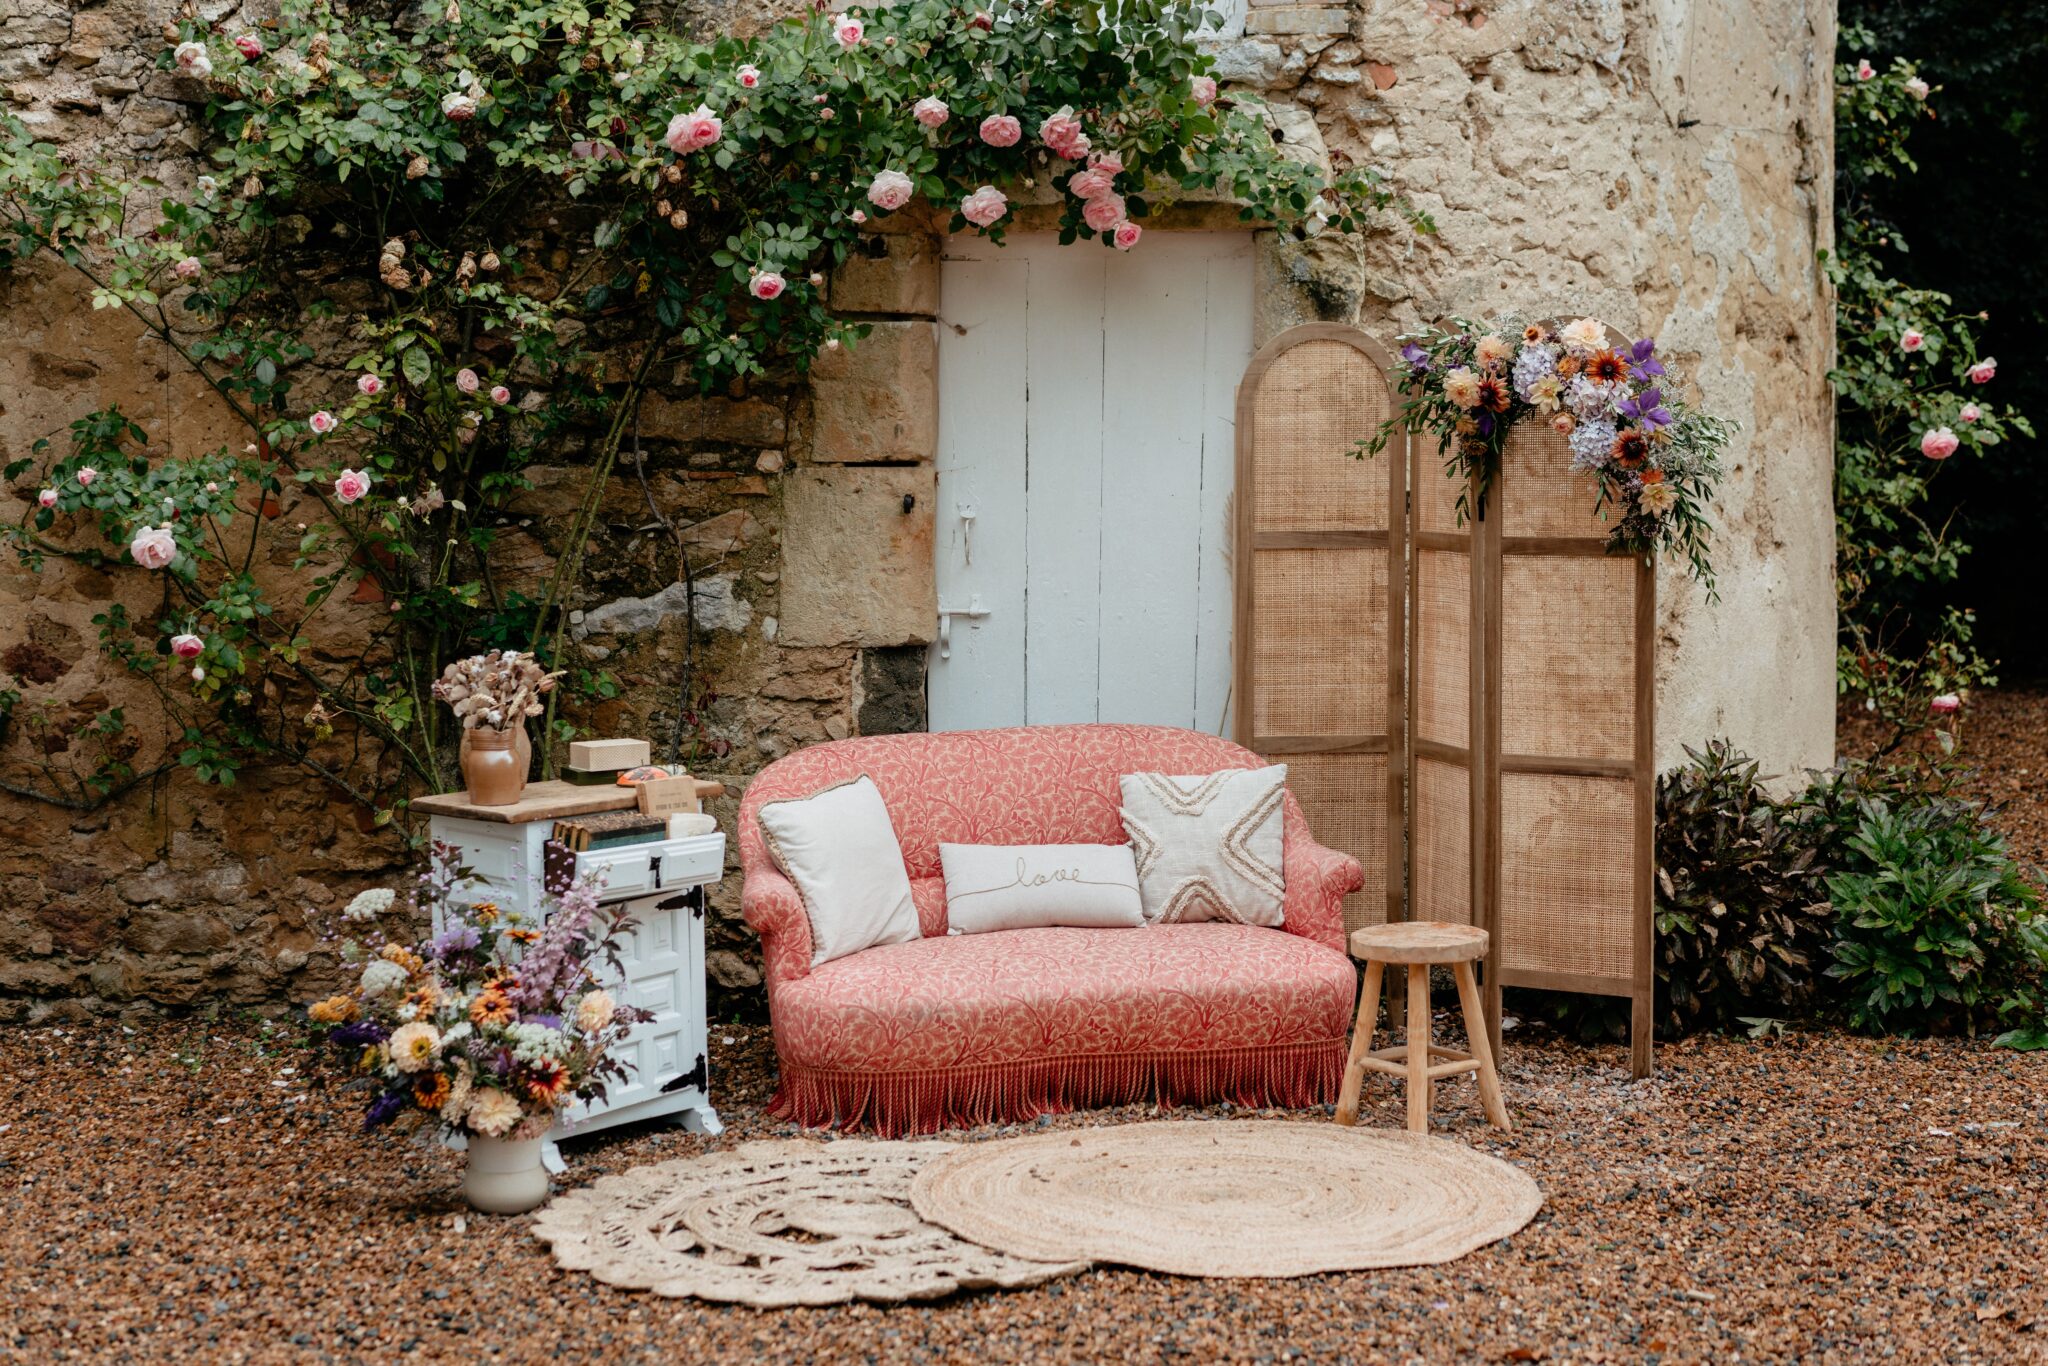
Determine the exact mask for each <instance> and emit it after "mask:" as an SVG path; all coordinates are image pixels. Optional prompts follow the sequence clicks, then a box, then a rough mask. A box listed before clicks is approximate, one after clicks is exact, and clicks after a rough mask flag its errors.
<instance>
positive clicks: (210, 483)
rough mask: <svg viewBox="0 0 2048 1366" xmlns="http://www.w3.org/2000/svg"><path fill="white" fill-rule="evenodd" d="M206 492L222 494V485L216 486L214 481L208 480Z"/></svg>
mask: <svg viewBox="0 0 2048 1366" xmlns="http://www.w3.org/2000/svg"><path fill="white" fill-rule="evenodd" d="M206 491H207V492H208V493H219V492H220V485H219V484H216V483H214V482H213V480H211V479H209V480H207V481H206Z"/></svg>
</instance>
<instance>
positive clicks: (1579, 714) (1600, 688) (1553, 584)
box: [1500, 554, 1636, 761]
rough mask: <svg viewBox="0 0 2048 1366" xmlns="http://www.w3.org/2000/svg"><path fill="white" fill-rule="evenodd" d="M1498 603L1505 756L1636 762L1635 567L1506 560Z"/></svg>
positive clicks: (1619, 559) (1569, 559) (1587, 559)
mask: <svg viewBox="0 0 2048 1366" xmlns="http://www.w3.org/2000/svg"><path fill="white" fill-rule="evenodd" d="M1501 603H1502V607H1503V611H1502V612H1501V642H1500V643H1501V668H1500V747H1501V751H1502V752H1503V753H1505V754H1526V755H1542V756H1546V757H1550V758H1566V757H1569V758H1575V759H1618V760H1623V761H1626V760H1629V759H1632V758H1634V757H1635V744H1636V728H1635V682H1636V644H1635V563H1634V561H1633V560H1631V559H1628V558H1626V557H1623V556H1595V555H1574V556H1545V555H1512V554H1511V555H1504V556H1503V557H1502V559H1501Z"/></svg>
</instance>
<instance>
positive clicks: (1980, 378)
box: [1970, 356, 1998, 384]
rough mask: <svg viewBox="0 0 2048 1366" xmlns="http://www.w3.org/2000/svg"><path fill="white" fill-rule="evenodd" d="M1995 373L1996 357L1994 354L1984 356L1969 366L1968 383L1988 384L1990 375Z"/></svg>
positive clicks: (1996, 370)
mask: <svg viewBox="0 0 2048 1366" xmlns="http://www.w3.org/2000/svg"><path fill="white" fill-rule="evenodd" d="M1997 373H1998V358H1997V357H1996V356H1986V357H1985V358H1984V359H1983V360H1980V361H1978V362H1977V363H1976V364H1975V365H1973V366H1971V367H1970V383H1972V384H1989V383H1990V382H1991V377H1992V376H1993V375H1996V374H1997Z"/></svg>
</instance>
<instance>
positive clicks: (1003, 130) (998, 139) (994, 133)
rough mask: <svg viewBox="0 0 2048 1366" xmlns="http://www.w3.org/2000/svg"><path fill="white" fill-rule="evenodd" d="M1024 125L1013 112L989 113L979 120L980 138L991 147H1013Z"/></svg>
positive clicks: (1021, 134) (1022, 131)
mask: <svg viewBox="0 0 2048 1366" xmlns="http://www.w3.org/2000/svg"><path fill="white" fill-rule="evenodd" d="M1023 136H1024V125H1023V124H1021V123H1019V122H1017V119H1016V116H1015V115H1013V114H990V115H989V116H988V117H987V118H985V119H983V120H982V121H981V140H982V141H983V142H985V143H987V144H988V145H989V146H991V147H1015V146H1016V145H1017V139H1019V138H1021V137H1023Z"/></svg>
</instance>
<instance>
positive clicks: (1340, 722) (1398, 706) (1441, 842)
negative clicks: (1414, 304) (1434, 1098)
mask: <svg viewBox="0 0 2048 1366" xmlns="http://www.w3.org/2000/svg"><path fill="white" fill-rule="evenodd" d="M1346 351H1348V352H1349V353H1350V356H1347V355H1346V354H1345V353H1346ZM1351 356H1355V357H1356V358H1357V360H1356V361H1355V362H1354V361H1353V360H1352V359H1351V358H1350V357H1351ZM1383 360H1384V352H1383V351H1382V349H1381V348H1380V347H1379V346H1378V345H1377V344H1375V343H1374V342H1373V341H1372V340H1371V339H1370V338H1367V337H1366V336H1364V335H1363V334H1362V333H1359V332H1357V331H1355V330H1354V329H1351V328H1348V327H1341V326H1333V325H1329V324H1312V325H1310V326H1307V327H1299V328H1295V329H1293V330H1291V331H1289V332H1287V333H1285V334H1283V335H1282V336H1281V337H1279V338H1278V339H1276V340H1275V341H1274V342H1273V343H1272V344H1271V345H1269V346H1268V347H1267V348H1266V349H1265V350H1263V351H1261V352H1260V353H1259V355H1258V356H1257V357H1256V358H1255V359H1254V360H1253V362H1252V366H1251V368H1250V369H1249V370H1248V371H1247V372H1246V374H1245V379H1244V383H1243V385H1242V387H1241V388H1240V390H1239V393H1238V467H1237V468H1238V485H1237V495H1236V496H1237V498H1238V540H1237V554H1238V558H1237V573H1238V580H1237V593H1238V600H1237V601H1238V632H1237V636H1236V639H1237V641H1238V642H1239V644H1238V661H1237V690H1236V695H1237V697H1238V698H1239V699H1240V703H1239V705H1238V707H1237V712H1236V714H1237V717H1238V737H1239V739H1240V740H1241V741H1243V742H1244V743H1245V744H1246V745H1248V746H1249V747H1250V748H1252V749H1255V750H1257V751H1259V752H1260V753H1262V754H1266V755H1269V756H1271V757H1273V758H1274V759H1276V760H1279V759H1282V758H1285V759H1286V761H1287V762H1289V763H1290V764H1294V765H1296V769H1295V771H1294V772H1293V773H1291V774H1290V785H1291V786H1293V787H1294V789H1295V791H1296V793H1297V795H1299V796H1300V797H1301V799H1302V802H1303V805H1304V807H1305V809H1306V810H1307V811H1308V814H1309V820H1310V823H1311V825H1313V826H1314V827H1315V828H1316V830H1317V832H1318V835H1319V837H1321V838H1324V839H1325V840H1326V841H1327V842H1330V843H1333V844H1336V845H1338V846H1339V847H1342V848H1345V849H1347V850H1349V851H1350V852H1352V853H1355V854H1358V855H1359V856H1360V857H1361V859H1363V860H1364V861H1365V863H1366V866H1367V869H1368V873H1367V880H1368V887H1369V888H1370V889H1372V890H1374V891H1375V892H1377V891H1379V890H1381V889H1383V890H1384V898H1383V899H1382V898H1381V897H1379V896H1377V895H1375V896H1374V897H1372V899H1371V901H1370V902H1369V903H1368V905H1369V906H1370V910H1367V909H1366V908H1364V907H1361V908H1360V910H1359V912H1358V913H1357V915H1356V917H1355V921H1356V923H1364V921H1365V920H1366V919H1368V918H1370V919H1374V920H1377V919H1378V918H1380V916H1381V915H1382V914H1384V915H1385V916H1386V917H1387V918H1390V919H1401V918H1404V917H1408V918H1414V919H1418V920H1449V921H1456V922H1463V923H1474V924H1479V925H1483V926H1485V927H1486V928H1487V929H1488V930H1489V931H1490V932H1491V933H1492V936H1493V946H1492V952H1491V954H1490V956H1489V959H1488V962H1487V965H1486V973H1485V981H1486V993H1485V995H1486V1006H1487V1010H1486V1014H1487V1020H1488V1027H1489V1029H1490V1030H1491V1031H1492V1032H1493V1034H1494V1036H1495V1038H1494V1043H1495V1045H1496V1047H1498V1044H1499V1030H1500V992H1501V988H1502V987H1503V986H1531V987H1543V988H1549V989H1552V990H1560V991H1573V992H1585V993H1591V994H1596V995H1609V996H1623V997H1627V998H1629V999H1630V1001H1631V1005H1632V1011H1631V1026H1632V1028H1631V1036H1632V1063H1633V1066H1634V1070H1635V1071H1636V1073H1637V1074H1638V1075H1642V1074H1644V1073H1646V1072H1648V1070H1649V1067H1650V1038H1651V992H1652V987H1653V965H1654V958H1653V947H1652V939H1651V933H1652V930H1651V900H1650V898H1651V887H1650V877H1651V870H1652V866H1653V864H1652V858H1653V851H1652V849H1651V830H1652V826H1651V822H1652V819H1653V814H1654V813H1653V801H1654V794H1655V769H1654V763H1653V758H1652V754H1653V746H1652V741H1653V733H1652V728H1653V720H1654V676H1653V675H1654V647H1655V639H1654V628H1655V596H1654V595H1655V579H1654V575H1653V573H1652V568H1651V566H1650V564H1649V563H1648V561H1647V560H1646V559H1644V558H1643V557H1639V556H1638V557H1630V556H1615V555H1610V554H1608V553H1607V531H1608V523H1606V522H1605V521H1603V520H1602V519H1601V518H1600V516H1599V514H1598V513H1597V512H1596V511H1595V510H1594V503H1595V495H1596V492H1597V490H1596V489H1595V487H1594V486H1593V484H1592V482H1591V480H1590V479H1589V478H1587V477H1585V476H1573V475H1570V474H1569V473H1567V471H1568V469H1569V466H1570V453H1569V450H1568V448H1567V447H1566V444H1565V440H1564V438H1563V437H1562V436H1559V435H1558V434H1556V433H1555V432H1552V431H1551V430H1550V429H1549V428H1547V427H1538V426H1533V425H1525V426H1523V427H1521V428H1518V429H1517V430H1516V431H1515V432H1514V433H1513V434H1512V435H1511V436H1510V438H1509V440H1508V443H1507V450H1506V454H1505V457H1504V460H1503V465H1502V469H1501V471H1500V473H1499V476H1498V478H1497V479H1496V480H1495V483H1494V486H1493V488H1492V489H1491V490H1489V492H1488V494H1487V497H1486V499H1485V500H1484V502H1483V504H1482V503H1481V501H1480V500H1479V499H1478V498H1477V496H1476V490H1466V492H1468V493H1469V494H1471V495H1473V496H1471V497H1470V498H1469V499H1468V502H1469V505H1470V506H1472V507H1473V508H1475V509H1479V510H1480V511H1479V515H1477V516H1474V517H1471V518H1469V519H1467V520H1465V521H1463V522H1462V523H1461V522H1460V520H1459V518H1458V515H1457V510H1456V509H1457V499H1458V495H1459V493H1460V491H1461V490H1460V487H1459V485H1458V484H1457V483H1455V482H1454V481H1452V480H1450V479H1448V478H1446V477H1445V475H1444V472H1443V467H1442V457H1441V455H1440V454H1439V452H1438V451H1437V448H1436V442H1435V441H1434V440H1433V439H1430V438H1427V437H1424V436H1420V435H1418V436H1415V437H1413V438H1412V439H1411V440H1410V441H1408V442H1407V443H1399V442H1397V443H1395V445H1394V447H1392V448H1390V449H1389V451H1388V452H1387V453H1386V454H1385V455H1383V456H1382V457H1380V459H1379V460H1377V461H1368V462H1366V464H1365V466H1364V469H1365V470H1367V471H1369V472H1370V474H1369V477H1365V478H1361V477H1360V475H1359V470H1360V466H1359V464H1358V462H1355V461H1352V460H1349V459H1346V458H1344V457H1345V453H1346V452H1347V451H1348V450H1349V449H1350V448H1351V446H1352V445H1353V444H1354V443H1355V442H1356V441H1357V440H1358V439H1359V438H1360V437H1362V436H1365V435H1369V433H1370V430H1371V428H1372V427H1374V426H1376V425H1377V424H1378V422H1379V421H1381V420H1382V416H1383V415H1384V414H1386V413H1387V412H1388V411H1390V405H1391V404H1392V402H1393V395H1392V393H1391V391H1390V390H1389V387H1388V384H1387V381H1386V379H1385V375H1386V370H1385V368H1384V365H1383V364H1382V362H1383ZM1367 361H1370V362H1371V367H1370V370H1371V373H1369V374H1368V373H1365V371H1364V370H1363V369H1361V368H1360V367H1361V366H1362V365H1363V364H1364V363H1365V362H1367ZM1324 386H1330V387H1324ZM1338 386H1344V387H1338ZM1404 444H1405V447H1406V449H1405V450H1404V449H1403V445H1404ZM1404 457H1405V458H1404ZM1404 476H1405V479H1404ZM1404 483H1405V485H1406V490H1412V496H1407V495H1406V494H1405V492H1404V487H1403V486H1404ZM1404 506H1405V508H1406V510H1407V516H1406V517H1405V518H1404V517H1403V516H1402V515H1401V511H1402V509H1403V507H1404ZM1387 509H1392V510H1393V515H1392V516H1388V515H1387ZM1339 552H1341V553H1339ZM1404 559H1405V575H1404V565H1403V561H1404ZM1383 573H1384V574H1387V575H1389V576H1390V578H1391V581H1392V582H1394V583H1396V584H1399V583H1401V582H1402V581H1403V578H1404V577H1405V582H1406V589H1407V591H1406V593H1405V595H1404V594H1402V593H1400V592H1394V593H1387V592H1385V591H1384V588H1385V583H1386V582H1387V580H1386V579H1382V578H1380V577H1378V576H1379V575H1381V574H1383ZM1404 596H1405V599H1406V601H1405V603H1404V601H1403V598H1404ZM1404 618H1405V625H1406V628H1407V629H1406V630H1405V632H1404V630H1403V625H1404ZM1387 641H1395V642H1399V643H1400V645H1401V646H1402V647H1404V648H1401V649H1397V650H1395V651H1393V652H1391V653H1389V652H1387V651H1386V649H1385V643H1386V642H1387ZM1404 657H1405V668H1404ZM1346 680H1348V684H1349V689H1348V691H1347V690H1346V686H1345V684H1346ZM1404 683H1405V690H1406V707H1405V712H1406V725H1405V727H1404V726H1403V724H1402V718H1401V715H1400V713H1401V712H1402V710H1403V707H1402V702H1401V698H1402V694H1403V690H1404ZM1381 698H1384V699H1385V704H1384V705H1385V707H1386V709H1387V710H1386V712H1385V720H1384V724H1383V726H1381V727H1380V728H1379V729H1377V730H1376V729H1374V728H1373V725H1372V724H1371V723H1372V722H1374V721H1375V720H1376V719H1377V717H1378V713H1377V712H1376V711H1375V710H1374V709H1375V708H1376V707H1377V706H1379V705H1380V703H1379V699H1381ZM1381 754H1384V755H1387V756H1390V762H1389V763H1387V765H1386V766H1385V767H1384V768H1382V767H1377V766H1373V765H1372V764H1371V760H1372V759H1373V757H1374V756H1377V755H1381ZM1297 756H1302V757H1300V758H1297ZM1305 759H1306V760H1307V761H1308V762H1306V763H1305V762H1304V760H1305ZM1404 767H1405V769H1406V779H1407V781H1406V783H1405V785H1404V784H1403V782H1402V781H1401V777H1402V770H1403V768H1404ZM1326 830H1327V831H1328V832H1329V833H1327V834H1325V833H1324V832H1325V831H1326ZM1404 834H1405V838H1404ZM1382 836H1384V837H1382ZM1382 851H1384V852H1383V854H1382ZM1376 856H1379V857H1383V858H1384V863H1383V865H1382V868H1383V871H1376V870H1374V869H1373V864H1374V862H1375V861H1376ZM1404 888H1405V889H1406V892H1407V895H1406V896H1405V897H1404V896H1403V894H1402V893H1403V889H1404ZM1382 900H1383V902H1384V910H1383V911H1382V910H1381V909H1380V907H1381V904H1382ZM1353 919H1354V917H1351V916H1347V921H1348V922H1350V921H1352V920H1353Z"/></svg>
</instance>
